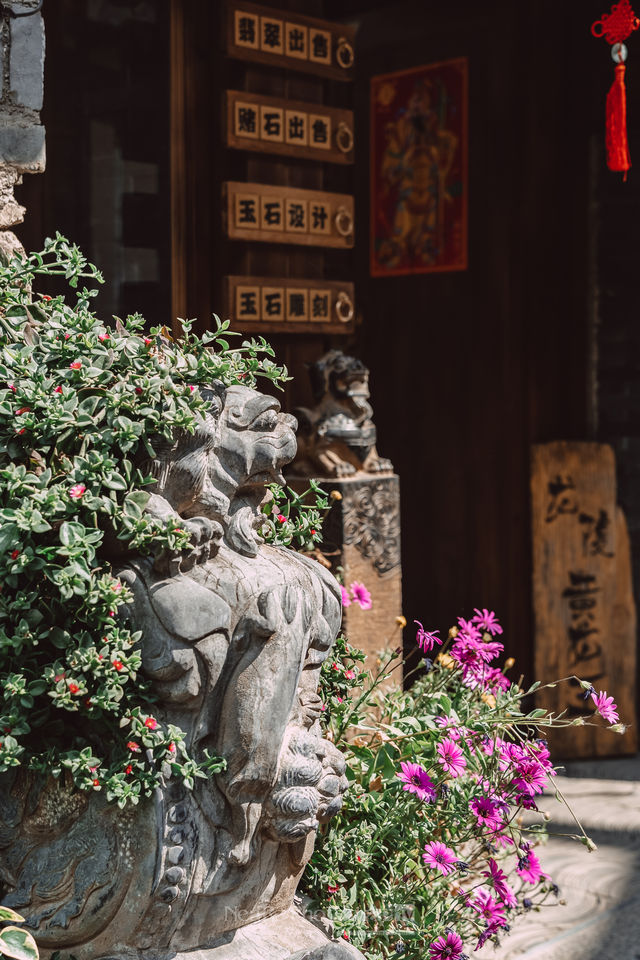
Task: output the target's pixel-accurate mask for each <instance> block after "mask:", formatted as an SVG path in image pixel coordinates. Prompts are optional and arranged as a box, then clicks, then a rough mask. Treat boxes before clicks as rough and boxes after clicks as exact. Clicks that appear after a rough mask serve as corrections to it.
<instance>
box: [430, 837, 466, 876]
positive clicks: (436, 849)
mask: <svg viewBox="0 0 640 960" xmlns="http://www.w3.org/2000/svg"><path fill="white" fill-rule="evenodd" d="M424 849H425V852H424V853H423V854H422V859H423V860H424V862H425V866H427V867H430V868H431V870H439V871H440V873H441V874H442V876H443V877H446V876H447V875H448V874H450V873H453V872H454V870H455V869H456V864H457V862H458V858H457V857H456V855H455V853H454V852H453V850H452V849H451V847H447V846H446V845H445V844H444V843H440V842H439V841H438V840H433V841H432V842H431V843H425V845H424Z"/></svg>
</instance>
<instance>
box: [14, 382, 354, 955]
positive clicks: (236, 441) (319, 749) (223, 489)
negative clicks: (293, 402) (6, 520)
mask: <svg viewBox="0 0 640 960" xmlns="http://www.w3.org/2000/svg"><path fill="white" fill-rule="evenodd" d="M203 396H204V397H205V399H206V400H207V403H208V409H207V413H206V415H205V416H203V417H202V419H201V421H200V423H199V425H198V429H197V431H196V433H195V434H194V435H188V434H181V435H179V436H176V437H175V439H174V442H173V443H171V444H165V446H164V447H163V448H162V449H159V450H158V452H157V458H156V459H155V460H154V461H153V462H152V463H150V464H149V465H148V466H149V468H150V469H151V471H152V473H153V475H154V476H155V478H156V484H155V487H154V488H152V489H153V493H152V496H151V498H150V500H149V504H148V508H147V509H149V510H150V511H151V512H152V513H154V514H155V515H156V516H158V517H169V516H179V517H180V518H182V520H183V525H184V526H185V527H186V528H187V529H188V530H189V531H190V533H191V540H192V544H191V549H190V550H188V551H186V552H185V553H183V554H181V555H172V556H167V555H163V556H159V557H155V558H140V557H136V558H133V559H129V560H127V561H123V564H122V568H121V569H120V570H119V571H118V572H119V576H120V579H121V580H122V581H123V582H126V583H127V584H128V585H129V587H130V588H131V591H132V594H133V598H134V599H133V602H132V603H131V605H130V609H129V611H128V616H129V618H130V619H131V621H132V623H133V625H134V626H135V628H136V629H139V630H141V631H142V636H143V639H142V660H143V670H144V672H145V674H146V676H147V677H149V678H150V679H151V680H152V681H153V684H154V688H155V693H156V695H157V697H158V707H157V708H156V711H155V712H156V715H157V716H158V717H159V718H162V719H163V720H165V721H167V722H170V723H174V724H176V725H178V726H180V727H181V728H182V729H183V730H184V731H186V734H187V746H188V747H189V749H190V752H191V755H192V756H194V757H195V758H196V759H203V758H205V757H206V755H207V753H206V752H207V751H209V752H210V753H211V754H215V755H220V756H222V757H224V758H225V759H226V761H227V769H226V771H225V772H224V773H223V774H219V775H217V776H215V777H212V778H211V779H207V780H197V781H196V786H195V788H194V790H193V791H188V790H186V789H185V788H184V787H183V786H182V785H181V784H180V783H176V782H173V781H167V783H166V785H165V786H164V787H163V788H161V789H160V788H158V789H157V790H156V794H155V797H154V798H153V800H152V801H149V802H146V803H142V804H140V806H139V807H134V808H131V809H129V808H126V809H125V810H124V811H121V810H118V809H117V808H114V807H113V806H112V805H108V804H106V802H105V801H104V799H103V798H102V796H101V795H98V794H96V795H91V796H88V795H86V794H81V793H78V792H70V791H69V790H68V789H67V788H66V787H65V785H64V784H61V783H59V782H57V781H51V782H49V783H47V784H41V783H37V782H36V781H31V780H28V779H27V778H26V777H25V776H24V775H18V776H15V777H14V779H13V781H11V782H10V783H9V789H5V790H2V791H0V849H1V850H2V858H1V860H0V871H1V873H0V876H1V879H2V882H3V883H4V885H5V889H6V890H7V894H6V896H5V897H4V899H3V902H4V903H6V904H7V905H8V906H12V907H14V908H15V909H17V910H18V911H19V912H21V913H22V914H23V915H25V916H26V917H27V922H28V924H29V925H30V926H31V927H32V928H33V930H34V933H35V936H36V939H37V940H38V942H39V945H40V947H41V950H43V951H44V952H45V954H46V953H47V951H50V950H63V951H65V952H69V953H71V954H73V955H74V956H75V957H77V958H78V960H94V958H101V957H104V958H106V957H109V958H115V957H118V958H120V957H122V958H124V957H144V956H147V955H148V956H151V955H152V956H153V957H154V960H155V958H162V957H171V956H174V955H175V954H176V953H180V952H181V951H192V950H194V949H196V948H200V949H206V950H207V952H210V955H211V957H212V960H213V958H215V960H218V958H220V960H227V958H237V960H241V958H244V957H245V956H249V955H251V956H254V954H253V953H250V952H245V950H246V943H245V941H244V939H243V938H244V937H248V936H249V933H246V934H245V933H244V931H245V928H246V930H247V931H253V933H252V934H251V936H254V934H255V931H259V930H260V929H262V928H261V927H260V922H265V923H267V921H266V920H265V918H268V917H270V916H272V915H281V917H282V918H283V919H282V924H284V925H285V926H282V927H281V928H280V929H281V931H282V930H284V929H285V927H286V925H287V924H288V925H289V928H287V929H290V934H289V935H288V936H285V937H284V939H282V938H281V939H278V938H276V939H278V943H279V944H280V945H279V946H277V945H276V946H273V944H271V945H270V946H269V948H268V949H267V947H266V946H265V947H264V950H263V951H262V954H261V955H264V956H265V957H267V956H268V957H269V958H271V957H274V958H276V957H277V958H279V957H289V956H294V955H295V958H296V960H298V958H300V960H302V958H303V957H307V956H309V957H311V956H312V957H313V960H319V958H321V957H327V958H329V957H331V958H333V957H336V958H338V957H342V956H345V957H354V956H360V954H358V952H357V951H355V950H353V948H351V947H349V946H348V945H346V944H345V945H338V944H335V943H330V941H328V940H327V937H326V935H325V934H324V933H321V931H320V930H319V929H317V928H316V927H312V925H311V924H310V923H308V922H307V921H306V920H303V919H302V918H301V917H300V916H297V915H294V914H293V913H292V910H291V907H292V902H293V898H294V894H295V890H296V886H297V883H298V881H299V878H300V875H301V873H302V870H303V869H304V866H305V864H306V862H307V860H308V858H309V856H310V855H311V851H312V848H313V842H314V837H315V831H316V829H317V827H318V825H319V824H320V823H323V822H325V821H326V820H327V819H329V818H330V817H331V816H333V815H334V814H335V813H336V812H337V811H338V810H339V809H340V806H341V803H342V794H343V793H344V790H345V789H346V786H347V781H346V778H345V776H344V771H345V765H344V761H343V759H342V756H341V755H340V753H339V752H338V751H337V750H336V748H335V747H334V746H333V745H332V744H331V743H329V742H328V741H326V740H324V739H323V738H322V735H321V731H320V725H319V716H320V713H321V709H322V705H321V702H320V699H319V697H318V695H317V684H318V679H319V671H320V667H321V665H322V662H323V660H324V659H325V657H326V656H327V654H328V652H329V650H330V648H331V645H332V643H333V641H334V639H335V636H336V633H337V631H338V628H339V626H340V620H341V604H340V590H339V587H338V584H337V583H336V581H335V580H334V579H333V577H332V576H331V575H330V574H329V573H327V571H326V570H325V569H324V568H323V567H321V566H320V565H319V564H317V563H316V562H315V561H313V560H310V559H307V558H305V557H302V556H300V555H299V554H296V553H294V552H293V551H291V550H288V549H285V548H280V547H272V546H267V545H265V544H264V543H263V542H262V541H261V538H260V535H259V527H260V512H259V507H260V504H261V503H262V501H263V500H264V496H265V484H266V483H269V482H271V481H274V480H279V479H281V476H282V475H281V471H282V468H283V467H284V465H285V464H287V463H288V462H290V461H291V460H292V459H293V457H294V455H295V452H296V438H295V434H294V430H295V427H296V421H295V419H294V418H293V417H291V416H288V415H286V414H283V413H281V412H280V408H279V404H278V402H277V401H276V400H275V399H273V398H271V397H268V396H265V395H263V394H261V393H259V392H257V391H256V390H252V389H250V388H248V387H245V386H239V385H238V386H231V387H227V388H224V387H223V386H221V385H219V384H215V385H213V386H212V387H211V388H210V389H208V390H204V391H203ZM247 925H251V926H250V927H248V926H247ZM265 929H266V928H265ZM270 929H271V928H270ZM255 936H257V937H258V941H259V940H260V935H259V934H255ZM265 936H266V934H265ZM269 936H271V934H269ZM242 943H245V946H244V947H243V946H242ZM234 944H235V946H234ZM283 944H284V945H283ZM327 944H329V946H327ZM307 947H308V948H309V949H308V950H307V949H306V948H307ZM325 948H326V949H325ZM269 951H271V952H269ZM327 951H328V952H327ZM336 951H337V952H336ZM255 956H258V953H256V954H255Z"/></svg>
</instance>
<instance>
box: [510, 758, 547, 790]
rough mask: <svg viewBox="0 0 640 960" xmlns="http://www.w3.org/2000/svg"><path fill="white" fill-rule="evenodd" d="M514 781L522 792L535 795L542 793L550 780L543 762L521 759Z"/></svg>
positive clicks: (515, 785)
mask: <svg viewBox="0 0 640 960" xmlns="http://www.w3.org/2000/svg"><path fill="white" fill-rule="evenodd" d="M512 783H513V786H514V787H515V788H516V790H519V791H520V793H523V794H526V795H527V796H529V797H533V796H535V795H536V793H542V791H543V790H544V788H545V787H546V786H547V785H548V783H549V781H548V778H547V774H546V773H545V770H544V768H543V766H542V764H540V763H538V761H537V760H520V761H519V762H518V764H517V765H516V768H515V771H514V777H513V781H512Z"/></svg>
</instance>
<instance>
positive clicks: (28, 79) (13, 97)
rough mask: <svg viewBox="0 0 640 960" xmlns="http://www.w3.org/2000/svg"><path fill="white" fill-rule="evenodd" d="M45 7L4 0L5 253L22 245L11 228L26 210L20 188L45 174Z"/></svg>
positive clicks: (0, 53) (0, 40) (1, 184)
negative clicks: (33, 175) (42, 113)
mask: <svg viewBox="0 0 640 960" xmlns="http://www.w3.org/2000/svg"><path fill="white" fill-rule="evenodd" d="M40 6H41V4H40V0H21V2H17V0H4V2H3V3H2V5H1V7H0V85H1V86H0V253H3V254H5V255H7V254H10V253H11V252H12V251H14V250H16V249H20V242H19V240H18V238H17V237H16V236H15V234H14V233H13V232H12V229H11V228H12V227H15V226H16V225H17V224H19V223H22V221H23V219H24V214H25V208H24V207H23V206H21V204H19V203H18V202H17V201H16V199H15V197H14V194H13V190H14V187H15V185H16V184H19V183H21V182H22V176H23V174H25V173H42V172H43V170H44V167H45V144H44V133H45V131H44V127H43V126H42V124H41V123H40V112H39V111H40V110H41V109H42V98H43V82H44V47H45V44H44V23H43V19H42V13H41V12H40Z"/></svg>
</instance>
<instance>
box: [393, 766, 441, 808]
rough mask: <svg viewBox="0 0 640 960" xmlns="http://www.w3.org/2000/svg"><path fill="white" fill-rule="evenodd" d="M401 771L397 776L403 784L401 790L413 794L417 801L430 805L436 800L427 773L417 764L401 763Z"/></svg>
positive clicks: (434, 789) (434, 790)
mask: <svg viewBox="0 0 640 960" xmlns="http://www.w3.org/2000/svg"><path fill="white" fill-rule="evenodd" d="M400 767H401V771H400V773H398V774H397V777H398V779H399V780H401V781H402V783H403V784H404V786H403V788H402V789H403V790H407V791H408V792H409V793H415V795H416V796H417V797H418V799H419V800H426V802H427V803H431V802H432V801H433V800H435V799H436V788H435V786H434V783H433V780H432V779H431V777H430V776H429V775H428V773H427V771H426V770H425V769H424V768H423V767H421V766H420V764H419V763H404V762H403V763H401V764H400Z"/></svg>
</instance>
